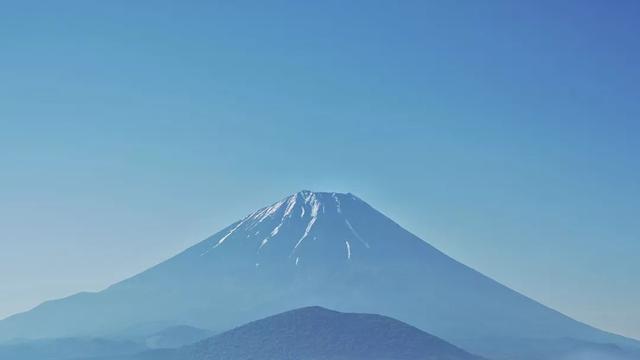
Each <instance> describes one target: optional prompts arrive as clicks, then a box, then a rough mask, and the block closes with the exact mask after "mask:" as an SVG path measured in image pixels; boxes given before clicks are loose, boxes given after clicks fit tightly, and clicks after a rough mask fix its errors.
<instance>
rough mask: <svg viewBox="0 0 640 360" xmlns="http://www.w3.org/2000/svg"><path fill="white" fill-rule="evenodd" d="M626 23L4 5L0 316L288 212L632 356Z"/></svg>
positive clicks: (637, 8) (540, 12)
mask: <svg viewBox="0 0 640 360" xmlns="http://www.w3.org/2000/svg"><path fill="white" fill-rule="evenodd" d="M639 24H640V3H639V2H638V1H635V0H629V1H624V0H620V1H615V2H612V1H605V0H603V1H589V0H586V1H585V0H581V1H577V0H576V1H571V0H568V1H541V0H535V1H499V0H496V1H440V2H433V1H372V0H368V1H348V2H347V1H342V0H340V1H338V0H327V1H273V2H272V1H265V0H260V1H243V0H233V1H158V0H156V1H128V0H127V1H119V0H110V1H97V0H96V1H88V0H82V1H80V0H78V1H29V0H23V1H13V2H9V1H6V2H2V11H1V12H0V45H1V46H0V317H2V316H6V315H9V314H11V313H14V312H17V311H21V310H26V309H28V308H30V307H32V306H34V305H36V304H38V303H39V302H41V301H43V300H46V299H50V298H56V297H61V296H65V295H69V294H72V293H74V292H77V291H81V290H99V289H102V288H104V287H105V286H107V285H109V284H111V283H113V282H115V281H117V280H120V279H122V278H124V277H126V276H130V275H132V274H135V273H137V272H139V271H141V270H143V269H145V268H146V267H148V266H151V265H153V264H155V263H157V262H159V261H161V260H163V259H165V258H167V257H169V256H171V255H173V254H175V253H177V252H178V251H180V250H181V249H183V248H185V247H187V246H189V245H191V244H193V243H195V242H197V241H199V240H201V239H203V238H204V237H206V236H207V235H209V234H211V233H213V232H215V231H217V230H219V229H220V228H221V227H223V226H225V225H227V224H229V223H231V222H232V221H234V220H236V219H238V218H240V217H242V216H244V215H245V214H246V213H248V212H249V211H251V210H254V209H256V208H258V207H261V206H264V205H267V204H269V203H271V202H274V201H276V200H278V199H279V198H281V197H283V196H285V195H287V194H288V193H292V192H295V191H298V190H301V189H311V190H325V191H341V192H347V191H348V192H352V193H354V194H356V195H358V196H360V197H361V198H363V199H364V200H365V201H368V202H369V203H370V204H371V205H372V206H374V207H376V208H378V209H379V210H381V211H383V212H384V213H386V214H387V215H389V216H390V217H391V218H393V219H394V220H396V221H397V222H399V223H400V224H401V225H403V226H404V227H406V228H407V229H409V230H411V231H413V232H414V233H416V234H417V235H419V236H420V237H422V238H424V239H425V240H427V241H429V242H430V243H431V244H433V245H434V246H436V247H438V248H440V249H441V250H443V251H444V252H446V253H447V254H449V255H451V256H452V257H454V258H456V259H458V260H460V261H462V262H464V263H466V264H468V265H470V266H472V267H474V268H476V269H478V270H480V271H482V272H484V273H485V274H487V275H489V276H491V277H493V278H495V279H497V280H498V281H501V282H503V283H505V284H507V285H509V286H511V287H512V288H514V289H516V290H518V291H521V292H523V293H525V294H526V295H529V296H531V297H533V298H534V299H537V300H539V301H541V302H543V303H545V304H547V305H549V306H552V307H554V308H556V309H558V310H560V311H562V312H564V313H566V314H569V315H571V316H573V317H575V318H577V319H579V320H582V321H585V322H587V323H589V324H593V325H596V326H598V327H601V328H603V329H606V330H610V331H614V332H617V333H621V334H624V335H628V336H633V337H636V338H640V306H638V304H640V261H639V260H640V221H639V219H638V214H640V161H639V160H638V158H639V157H640V66H639V64H640V41H638V37H639V36H640V25H639Z"/></svg>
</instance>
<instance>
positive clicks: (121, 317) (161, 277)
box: [0, 191, 638, 346]
mask: <svg viewBox="0 0 640 360" xmlns="http://www.w3.org/2000/svg"><path fill="white" fill-rule="evenodd" d="M316 304H317V305H321V306H325V307H329V308H333V309H337V310H340V311H347V312H367V313H380V314H386V315H389V316H392V317H394V318H397V319H399V320H401V321H404V322H408V323H411V324H414V325H416V326H418V327H419V328H421V329H424V330H425V331H428V332H430V333H433V334H435V335H437V336H440V337H443V338H445V339H447V340H449V341H453V342H454V343H457V344H461V345H464V342H465V341H477V340H479V339H483V338H504V339H508V338H562V337H571V338H575V339H581V340H586V341H597V342H611V343H617V344H622V345H625V344H626V345H632V346H633V345H637V344H638V343H637V342H635V341H634V340H631V339H626V338H623V337H619V336H616V335H612V334H608V333H605V332H602V331H600V330H597V329H594V328H592V327H589V326H587V325H585V324H582V323H580V322H577V321H575V320H573V319H570V318H568V317H566V316H564V315H562V314H560V313H558V312H556V311H554V310H552V309H549V308H547V307H545V306H543V305H541V304H539V303H537V302H535V301H533V300H531V299H529V298H527V297H525V296H523V295H521V294H519V293H517V292H514V291H512V290H510V289H508V288H506V287H504V286H502V285H501V284H499V283H497V282H495V281H493V280H491V279H489V278H487V277H485V276H483V275H482V274H480V273H478V272H476V271H474V270H473V269H470V268H468V267H466V266H465V265H463V264H460V263H458V262H457V261H455V260H453V259H451V258H450V257H448V256H446V255H444V254H443V253H441V252H440V251H438V250H437V249H435V248H433V247H432V246H430V245H429V244H427V243H426V242H424V241H422V240H421V239H419V238H417V237H416V236H414V235H413V234H411V233H409V232H408V231H406V230H404V229H403V228H401V227H400V226H399V225H398V224H396V223H395V222H393V221H392V220H390V219H389V218H387V217H386V216H384V215H383V214H381V213H380V212H378V211H376V210H375V209H373V208H372V207H371V206H369V205H368V204H366V203H365V202H364V201H362V200H360V199H359V198H357V197H355V196H353V195H351V194H337V193H316V192H309V191H302V192H299V193H297V194H294V195H291V196H289V197H287V198H285V199H283V200H281V201H279V202H277V203H275V204H273V205H271V206H268V207H265V208H263V209H260V210H258V211H255V212H253V213H251V214H249V215H247V216H246V217H245V218H243V219H242V220H239V221H237V222H236V223H234V224H231V225H230V226H228V227H227V228H225V229H223V230H222V231H220V232H218V233H217V234H215V235H213V236H212V237H210V238H208V239H206V240H204V241H202V242H201V243H198V244H196V245H194V246H193V247H191V248H189V249H187V250H186V251H184V252H182V253H181V254H179V255H177V256H175V257H173V258H171V259H169V260H167V261H165V262H163V263H161V264H159V265H157V266H155V267H153V268H151V269H149V270H147V271H145V272H143V273H141V274H139V275H137V276H134V277H132V278H130V279H127V280H125V281H122V282H120V283H118V284H115V285H113V286H111V287H110V288H108V289H106V290H104V291H102V292H99V293H82V294H78V295H75V296H72V297H69V298H66V299H62V300H57V301H52V302H47V303H45V304H43V305H41V306H39V307H37V308H35V309H33V310H32V311H29V312H26V313H23V314H18V315H15V316H12V317H10V318H7V319H5V320H3V321H0V339H2V338H11V337H41V336H49V337H51V336H72V335H76V334H85V335H86V334H98V335H99V334H102V333H107V332H114V331H117V330H119V329H122V328H125V327H128V326H132V325H135V324H136V323H145V322H154V321H162V322H167V323H175V324H190V325H194V326H200V327H204V328H210V329H215V330H222V329H227V328H231V327H233V326H236V325H237V324H240V323H243V322H247V321H250V320H252V319H256V318H262V317H264V316H267V315H268V314H273V313H279V312H282V311H286V310H289V309H292V308H299V307H304V306H308V305H316Z"/></svg>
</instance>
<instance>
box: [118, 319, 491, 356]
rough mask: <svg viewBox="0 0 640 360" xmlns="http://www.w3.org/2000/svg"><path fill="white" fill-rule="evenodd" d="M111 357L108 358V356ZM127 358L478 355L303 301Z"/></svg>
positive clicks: (402, 327)
mask: <svg viewBox="0 0 640 360" xmlns="http://www.w3.org/2000/svg"><path fill="white" fill-rule="evenodd" d="M112 359H114V358H112ZM117 359H123V360H124V359H127V360H129V359H130V360H151V359H153V360H187V359H188V360H223V359H233V360H274V359H278V360H288V359H292V360H293V359H295V360H421V359H424V360H427V359H428V360H480V359H481V358H480V357H477V356H475V355H471V354H469V353H467V352H466V351H464V350H462V349H460V348H457V347H455V346H453V345H451V344H449V343H447V342H445V341H444V340H441V339H439V338H437V337H435V336H432V335H430V334H428V333H426V332H424V331H421V330H419V329H417V328H415V327H413V326H410V325H407V324H405V323H402V322H400V321H398V320H394V319H392V318H389V317H385V316H380V315H371V314H348V313H340V312H336V311H331V310H327V309H324V308H321V307H307V308H302V309H297V310H293V311H288V312H285V313H282V314H278V315H275V316H271V317H268V318H265V319H262V320H258V321H254V322H251V323H248V324H246V325H243V326H240V327H237V328H235V329H233V330H230V331H227V332H224V333H222V334H219V335H216V336H214V337H211V338H209V339H206V340H203V341H201V342H198V343H196V344H194V345H191V346H187V347H183V348H181V349H178V350H164V351H153V352H146V353H142V354H138V355H134V356H131V357H118V358H117Z"/></svg>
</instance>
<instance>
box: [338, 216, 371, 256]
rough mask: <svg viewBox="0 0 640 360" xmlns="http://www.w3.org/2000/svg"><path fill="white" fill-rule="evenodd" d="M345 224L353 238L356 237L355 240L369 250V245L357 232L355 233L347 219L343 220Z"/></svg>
mask: <svg viewBox="0 0 640 360" xmlns="http://www.w3.org/2000/svg"><path fill="white" fill-rule="evenodd" d="M344 222H345V224H347V227H348V228H349V230H351V233H353V236H355V237H356V239H358V240H360V242H361V243H362V244H363V245H364V246H365V247H366V248H367V249H369V248H370V246H369V243H368V242H367V241H366V240H365V239H363V238H362V237H361V236H360V234H358V232H357V231H356V229H354V228H353V226H352V225H351V223H350V222H349V220H348V219H344Z"/></svg>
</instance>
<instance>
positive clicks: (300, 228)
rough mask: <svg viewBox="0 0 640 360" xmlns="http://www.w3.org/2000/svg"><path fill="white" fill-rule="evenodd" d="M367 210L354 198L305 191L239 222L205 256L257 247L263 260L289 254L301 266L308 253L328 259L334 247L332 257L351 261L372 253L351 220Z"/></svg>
mask: <svg viewBox="0 0 640 360" xmlns="http://www.w3.org/2000/svg"><path fill="white" fill-rule="evenodd" d="M363 208H370V207H369V206H368V205H367V204H366V203H365V202H363V201H362V200H360V199H359V198H357V197H356V196H354V195H352V194H343V193H335V192H313V191H309V190H303V191H300V192H297V193H295V194H292V195H290V196H288V197H285V198H284V199H281V200H280V201H277V202H275V203H273V204H271V205H269V206H267V207H264V208H262V209H259V210H256V211H254V212H253V213H250V214H249V215H247V216H246V217H244V218H243V219H242V220H239V221H237V222H236V223H235V224H233V225H231V226H230V227H229V228H227V231H226V232H223V234H222V235H220V236H214V237H213V238H212V239H210V243H209V247H208V248H207V249H206V250H205V251H204V252H203V254H202V255H206V254H208V253H210V252H213V251H220V249H222V248H225V247H229V248H237V247H240V246H241V247H242V248H243V249H245V250H246V248H247V247H249V248H254V250H255V253H256V255H258V256H259V255H263V256H262V257H266V256H269V257H278V256H280V257H283V256H284V255H286V258H288V259H292V262H293V264H294V265H300V264H301V263H302V262H303V261H304V257H303V256H304V255H305V253H306V254H308V253H309V252H310V251H312V250H313V249H314V248H315V249H316V250H318V251H322V252H323V254H324V255H328V254H327V253H326V251H329V248H333V249H332V250H331V251H332V253H331V256H338V257H340V258H342V259H345V260H351V259H352V256H357V255H358V254H360V253H362V250H366V249H370V248H371V245H370V243H369V242H368V241H367V240H365V238H364V237H363V236H361V235H360V233H359V231H358V229H357V227H356V226H354V225H353V224H352V222H351V219H350V214H352V215H353V214H355V213H357V212H358V211H357V209H363ZM314 256H318V254H315V255H314ZM256 261H258V262H257V264H259V259H258V260H256Z"/></svg>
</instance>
